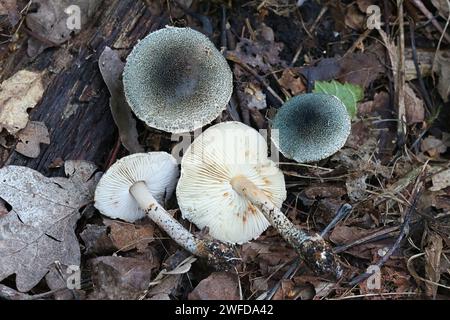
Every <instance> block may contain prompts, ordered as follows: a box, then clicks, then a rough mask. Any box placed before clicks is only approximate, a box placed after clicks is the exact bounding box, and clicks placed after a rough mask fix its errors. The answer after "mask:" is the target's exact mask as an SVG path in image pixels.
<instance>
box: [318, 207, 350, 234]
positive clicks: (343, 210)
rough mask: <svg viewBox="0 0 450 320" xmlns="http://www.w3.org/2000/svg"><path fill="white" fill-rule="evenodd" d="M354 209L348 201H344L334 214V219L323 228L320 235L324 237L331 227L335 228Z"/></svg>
mask: <svg viewBox="0 0 450 320" xmlns="http://www.w3.org/2000/svg"><path fill="white" fill-rule="evenodd" d="M351 211H352V206H351V205H349V204H348V203H344V204H343V205H342V206H341V207H340V208H339V210H338V211H337V212H336V215H335V216H334V218H333V220H331V222H330V223H329V224H328V226H326V228H325V229H323V231H322V233H321V234H320V236H321V237H322V238H323V237H325V236H326V235H327V234H328V233H329V232H330V231H331V229H333V228H334V227H335V226H336V225H337V224H338V223H339V222H340V221H342V220H344V219H345V217H347V215H348V214H349V213H350V212H351Z"/></svg>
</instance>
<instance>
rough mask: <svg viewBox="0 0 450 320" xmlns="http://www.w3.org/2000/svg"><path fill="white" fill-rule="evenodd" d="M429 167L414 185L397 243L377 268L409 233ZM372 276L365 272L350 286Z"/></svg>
mask: <svg viewBox="0 0 450 320" xmlns="http://www.w3.org/2000/svg"><path fill="white" fill-rule="evenodd" d="M427 165H428V161H427V162H426V163H425V164H424V166H423V168H422V172H421V174H420V175H419V176H418V177H417V179H416V183H415V185H414V189H413V192H412V194H411V197H410V199H411V201H410V205H409V206H408V207H407V209H406V212H405V216H404V220H403V224H402V228H401V230H400V233H399V235H398V238H397V240H396V241H395V243H394V245H393V246H392V247H391V248H390V249H389V251H388V252H387V253H386V254H385V255H384V256H383V257H382V258H381V260H380V261H379V262H378V263H377V264H376V266H377V267H378V268H381V267H382V266H383V265H384V264H385V263H386V261H388V260H389V258H390V257H391V256H392V254H393V253H394V252H395V250H397V249H398V248H399V247H400V243H401V241H402V240H403V238H404V237H405V236H406V234H407V233H409V223H410V221H411V217H412V215H413V213H414V212H415V211H416V205H417V202H418V200H419V198H420V194H421V192H422V185H423V183H422V180H423V179H424V177H425V171H426V168H427ZM371 275H372V273H367V272H364V273H363V274H361V275H359V276H357V277H356V278H354V279H353V280H352V281H350V283H349V284H350V286H355V285H357V284H359V283H361V282H362V281H364V280H366V279H367V278H369V277H370V276H371Z"/></svg>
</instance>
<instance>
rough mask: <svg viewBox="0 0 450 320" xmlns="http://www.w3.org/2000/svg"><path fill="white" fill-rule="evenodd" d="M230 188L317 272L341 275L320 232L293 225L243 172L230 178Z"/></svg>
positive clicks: (337, 276) (339, 268) (338, 276)
mask: <svg viewBox="0 0 450 320" xmlns="http://www.w3.org/2000/svg"><path fill="white" fill-rule="evenodd" d="M231 185H232V187H233V189H234V190H235V191H236V192H237V193H239V194H240V195H242V196H243V197H245V198H247V199H249V200H250V201H251V202H252V203H253V205H255V206H256V207H257V208H258V209H259V210H260V211H261V212H262V213H263V214H264V216H265V217H266V219H267V220H269V222H270V224H271V225H272V226H273V227H274V228H275V229H277V230H278V232H279V233H280V235H281V236H282V237H283V238H284V239H285V240H286V241H287V242H288V243H289V244H290V245H291V246H292V247H293V248H294V249H295V250H296V251H297V253H298V254H299V255H300V257H302V259H303V260H304V261H305V262H306V263H307V264H308V266H309V267H310V268H311V269H312V270H313V271H314V272H316V273H318V274H332V275H335V276H336V278H340V277H341V276H342V269H341V267H340V265H339V263H338V262H337V260H336V259H335V257H334V254H333V253H332V250H331V247H330V246H329V245H328V244H327V242H326V241H325V240H324V239H323V238H322V237H321V236H320V235H319V234H315V235H311V234H309V233H307V232H305V231H303V230H301V229H298V228H297V227H295V225H294V224H293V223H292V222H291V221H290V220H289V219H288V218H287V217H286V216H285V215H284V214H283V213H282V212H281V210H280V209H279V208H277V207H276V206H274V205H273V203H272V202H271V201H270V199H269V198H268V197H267V196H266V195H265V194H264V192H262V191H261V190H260V189H259V188H258V187H257V186H255V184H254V183H253V182H251V181H250V180H248V179H247V178H245V177H243V176H238V177H235V178H233V179H232V180H231Z"/></svg>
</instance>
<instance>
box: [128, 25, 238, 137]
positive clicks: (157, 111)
mask: <svg viewBox="0 0 450 320" xmlns="http://www.w3.org/2000/svg"><path fill="white" fill-rule="evenodd" d="M123 82H124V89H125V95H126V98H127V101H128V103H129V104H130V107H131V109H132V110H133V111H134V113H135V114H136V116H137V117H138V118H139V119H141V120H143V121H144V122H146V123H147V125H149V126H150V127H153V128H157V129H160V130H164V131H168V132H172V133H181V132H188V131H193V130H195V129H197V128H200V127H203V126H204V125H206V124H208V123H210V122H212V121H213V120H214V119H216V118H217V117H218V116H219V115H220V113H221V112H222V111H223V110H224V109H225V108H226V105H227V103H228V102H229V100H230V98H231V94H232V92H233V74H232V72H231V69H230V67H229V65H228V63H227V61H226V60H225V58H224V57H223V55H222V54H221V53H220V52H219V51H218V50H217V49H216V47H215V46H214V44H213V43H212V42H211V41H210V40H209V39H208V38H207V37H206V36H205V35H203V34H202V33H200V32H198V31H195V30H193V29H190V28H176V27H166V28H164V29H161V30H158V31H155V32H153V33H151V34H149V35H148V36H147V37H145V38H144V39H143V40H141V41H140V42H139V43H138V44H137V45H136V46H135V47H134V49H133V51H132V52H131V54H130V55H129V56H128V59H127V63H126V65H125V69H124V73H123Z"/></svg>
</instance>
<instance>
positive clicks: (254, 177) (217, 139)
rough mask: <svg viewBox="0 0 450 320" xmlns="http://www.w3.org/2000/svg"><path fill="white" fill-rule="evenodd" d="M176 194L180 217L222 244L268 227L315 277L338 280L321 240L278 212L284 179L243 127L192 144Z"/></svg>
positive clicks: (224, 126) (224, 128) (262, 144)
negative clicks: (314, 273) (291, 248)
mask: <svg viewBox="0 0 450 320" xmlns="http://www.w3.org/2000/svg"><path fill="white" fill-rule="evenodd" d="M176 194H177V199H178V204H179V206H180V209H181V211H182V213H183V216H184V217H185V218H187V219H188V220H190V221H192V222H193V223H194V224H196V225H197V226H198V227H199V228H202V229H203V228H205V227H208V229H209V233H210V234H211V236H213V237H215V238H217V239H219V240H221V241H225V242H230V243H244V242H247V241H249V240H251V239H253V238H257V237H258V236H259V235H260V234H261V233H262V232H263V231H264V230H265V229H266V228H267V227H268V226H269V225H272V226H273V227H274V228H276V229H277V231H278V232H279V233H280V235H281V236H282V237H283V238H284V239H285V240H286V241H287V242H289V243H290V244H291V245H292V246H293V247H294V248H295V249H296V251H297V252H298V253H299V255H300V256H301V257H302V258H304V260H305V261H306V262H307V263H308V265H309V266H311V267H312V268H314V270H315V271H316V272H317V273H320V274H324V273H326V274H333V275H334V276H335V277H339V276H340V274H341V269H340V266H339V263H338V262H337V261H336V259H335V257H334V255H333V254H332V251H331V249H330V248H329V246H328V245H327V243H326V242H325V241H324V240H323V239H322V237H320V235H315V234H309V233H308V232H306V231H304V230H302V229H299V228H297V227H296V226H295V225H294V224H293V223H292V222H291V221H290V220H289V219H288V218H287V217H286V216H285V215H284V214H283V212H282V211H281V210H280V208H281V206H282V203H283V201H284V200H285V198H286V188H285V182H284V176H283V173H282V172H281V170H279V169H278V168H277V167H276V165H275V163H274V162H273V161H271V160H270V159H268V158H267V145H266V141H265V139H264V138H263V137H262V136H261V135H260V134H259V133H258V132H257V131H256V130H254V129H253V128H251V127H248V126H246V125H245V124H242V123H240V122H224V123H220V124H217V125H215V126H213V127H211V128H209V129H207V130H206V131H205V132H203V134H202V135H201V136H199V137H198V138H197V139H196V140H195V141H194V142H193V144H192V145H191V146H190V148H188V150H187V151H186V154H185V156H184V158H183V160H182V162H181V177H180V180H179V183H178V186H177V191H176ZM317 252H324V253H325V254H323V255H321V254H319V255H317V254H316V253H317Z"/></svg>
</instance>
